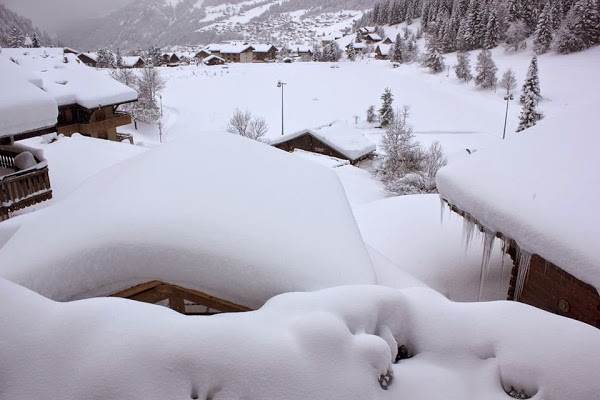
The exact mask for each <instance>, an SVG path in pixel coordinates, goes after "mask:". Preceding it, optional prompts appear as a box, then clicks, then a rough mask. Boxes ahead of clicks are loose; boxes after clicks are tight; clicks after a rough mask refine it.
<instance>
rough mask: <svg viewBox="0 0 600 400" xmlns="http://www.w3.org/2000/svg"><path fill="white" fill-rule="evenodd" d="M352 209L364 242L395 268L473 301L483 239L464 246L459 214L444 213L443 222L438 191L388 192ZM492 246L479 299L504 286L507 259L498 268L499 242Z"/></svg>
mask: <svg viewBox="0 0 600 400" xmlns="http://www.w3.org/2000/svg"><path fill="white" fill-rule="evenodd" d="M354 214H355V215H356V221H357V223H358V226H359V228H360V231H361V233H362V236H363V238H364V240H365V242H366V243H367V244H368V245H369V246H370V247H372V248H373V250H375V251H377V252H379V253H380V254H381V255H383V256H385V257H387V258H388V259H389V260H390V261H391V262H393V263H394V264H395V265H396V266H397V267H396V268H397V269H400V270H402V271H404V272H407V273H409V274H411V275H412V276H414V277H416V278H417V279H419V280H421V281H423V282H424V283H426V284H427V285H429V286H430V287H432V288H433V289H435V290H437V291H438V292H440V293H442V294H443V295H445V296H447V297H448V298H449V299H451V300H454V301H477V299H478V294H479V283H480V271H481V262H482V253H483V243H482V242H480V241H474V242H473V243H472V244H471V246H470V247H469V249H468V250H467V251H465V247H464V246H463V243H462V225H463V223H462V219H461V218H460V217H458V216H451V215H446V216H445V217H444V222H443V224H442V222H441V221H440V200H439V198H438V196H437V195H414V196H401V197H390V198H387V199H384V200H379V201H374V202H371V203H369V204H366V205H362V206H355V207H354ZM494 250H495V251H494V252H493V253H492V257H491V260H490V273H489V275H488V276H487V277H486V279H485V286H484V290H483V296H482V300H500V299H505V298H506V293H507V291H508V283H509V280H510V261H509V260H505V263H506V264H507V265H506V266H505V267H504V270H503V268H502V256H501V252H500V245H499V243H496V246H495V249H494ZM392 278H393V276H392ZM378 282H379V283H380V284H382V285H387V286H394V285H393V284H390V283H388V282H387V280H386V279H381V278H380V279H379V280H378Z"/></svg>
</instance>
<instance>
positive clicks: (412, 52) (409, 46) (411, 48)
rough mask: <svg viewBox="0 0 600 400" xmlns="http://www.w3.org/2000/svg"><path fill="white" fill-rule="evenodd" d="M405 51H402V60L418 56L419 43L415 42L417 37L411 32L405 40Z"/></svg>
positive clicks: (405, 60) (406, 60)
mask: <svg viewBox="0 0 600 400" xmlns="http://www.w3.org/2000/svg"><path fill="white" fill-rule="evenodd" d="M405 48H406V51H405V52H404V62H405V63H408V62H412V61H415V60H416V59H417V58H418V56H419V45H418V44H417V38H416V37H415V35H413V34H411V35H410V37H409V38H408V39H407V40H406V42H405Z"/></svg>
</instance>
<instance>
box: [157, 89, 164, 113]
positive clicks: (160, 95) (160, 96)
mask: <svg viewBox="0 0 600 400" xmlns="http://www.w3.org/2000/svg"><path fill="white" fill-rule="evenodd" d="M158 97H159V98H160V116H161V117H162V116H163V112H162V94H159V95H158Z"/></svg>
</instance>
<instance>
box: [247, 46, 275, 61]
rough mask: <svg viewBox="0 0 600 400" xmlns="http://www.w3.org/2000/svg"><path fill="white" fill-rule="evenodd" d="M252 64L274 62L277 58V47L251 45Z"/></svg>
mask: <svg viewBox="0 0 600 400" xmlns="http://www.w3.org/2000/svg"><path fill="white" fill-rule="evenodd" d="M252 47H253V48H254V62H268V61H275V59H276V58H277V53H278V50H277V47H275V46H273V45H272V44H253V45H252Z"/></svg>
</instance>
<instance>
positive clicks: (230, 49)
mask: <svg viewBox="0 0 600 400" xmlns="http://www.w3.org/2000/svg"><path fill="white" fill-rule="evenodd" d="M253 49H254V47H252V46H251V45H249V44H248V45H239V44H230V45H224V46H223V47H221V54H241V53H243V52H245V51H249V50H250V51H251V50H253Z"/></svg>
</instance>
